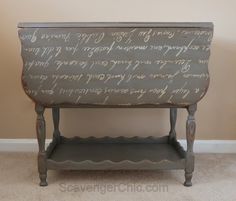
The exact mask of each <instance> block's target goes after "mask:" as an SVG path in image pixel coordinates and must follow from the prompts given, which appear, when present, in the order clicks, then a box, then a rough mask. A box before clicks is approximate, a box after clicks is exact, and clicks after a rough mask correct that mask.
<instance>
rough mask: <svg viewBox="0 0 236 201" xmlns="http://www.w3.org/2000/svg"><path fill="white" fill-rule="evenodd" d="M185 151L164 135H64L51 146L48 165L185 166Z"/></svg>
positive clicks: (73, 167) (93, 167)
mask: <svg viewBox="0 0 236 201" xmlns="http://www.w3.org/2000/svg"><path fill="white" fill-rule="evenodd" d="M184 167H185V151H184V150H183V148H182V147H181V146H180V144H179V143H178V142H177V141H175V140H174V141H172V142H171V143H169V142H168V136H164V137H161V138H154V137H147V138H139V137H132V138H125V137H117V138H110V137H104V138H95V137H89V138H79V137H75V138H71V139H70V138H65V137H61V138H60V143H58V144H57V143H55V142H52V143H51V144H50V146H49V147H48V149H47V168H48V169H71V170H83V169H84V170H85V169H86V170H107V169H112V170H115V169H116V170H121V169H126V170H129V169H183V168H184Z"/></svg>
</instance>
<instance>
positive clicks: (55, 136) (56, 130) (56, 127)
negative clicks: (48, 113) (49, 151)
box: [52, 107, 61, 143]
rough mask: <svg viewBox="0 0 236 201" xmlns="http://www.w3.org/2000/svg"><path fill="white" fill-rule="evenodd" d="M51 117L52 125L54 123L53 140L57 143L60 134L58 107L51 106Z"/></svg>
mask: <svg viewBox="0 0 236 201" xmlns="http://www.w3.org/2000/svg"><path fill="white" fill-rule="evenodd" d="M52 117H53V125H54V131H53V140H55V141H56V142H57V143H59V142H60V135H61V134H60V131H59V121H60V108H59V107H54V108H52Z"/></svg>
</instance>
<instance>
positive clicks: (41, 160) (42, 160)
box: [35, 104, 47, 186]
mask: <svg viewBox="0 0 236 201" xmlns="http://www.w3.org/2000/svg"><path fill="white" fill-rule="evenodd" d="M44 110H45V108H44V107H43V106H41V105H39V104H36V105H35V111H36V113H37V121H36V132H37V139H38V146H39V152H38V171H39V178H40V186H47V161H46V160H47V155H46V151H45V138H46V129H45V120H44V116H43V113H44Z"/></svg>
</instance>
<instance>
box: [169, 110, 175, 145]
mask: <svg viewBox="0 0 236 201" xmlns="http://www.w3.org/2000/svg"><path fill="white" fill-rule="evenodd" d="M176 119H177V108H170V132H169V142H171V141H172V140H176V131H175V125H176Z"/></svg>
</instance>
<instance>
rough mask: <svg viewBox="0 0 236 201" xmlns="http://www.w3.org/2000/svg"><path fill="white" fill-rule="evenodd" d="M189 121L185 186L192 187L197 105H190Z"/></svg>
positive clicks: (187, 125)
mask: <svg viewBox="0 0 236 201" xmlns="http://www.w3.org/2000/svg"><path fill="white" fill-rule="evenodd" d="M187 110H188V119H187V122H186V138H187V152H186V164H185V182H184V185H185V186H192V182H191V179H192V176H193V171H194V152H193V143H194V139H195V130H196V123H195V118H194V114H195V112H196V110H197V105H196V104H194V105H190V106H188V108H187Z"/></svg>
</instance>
